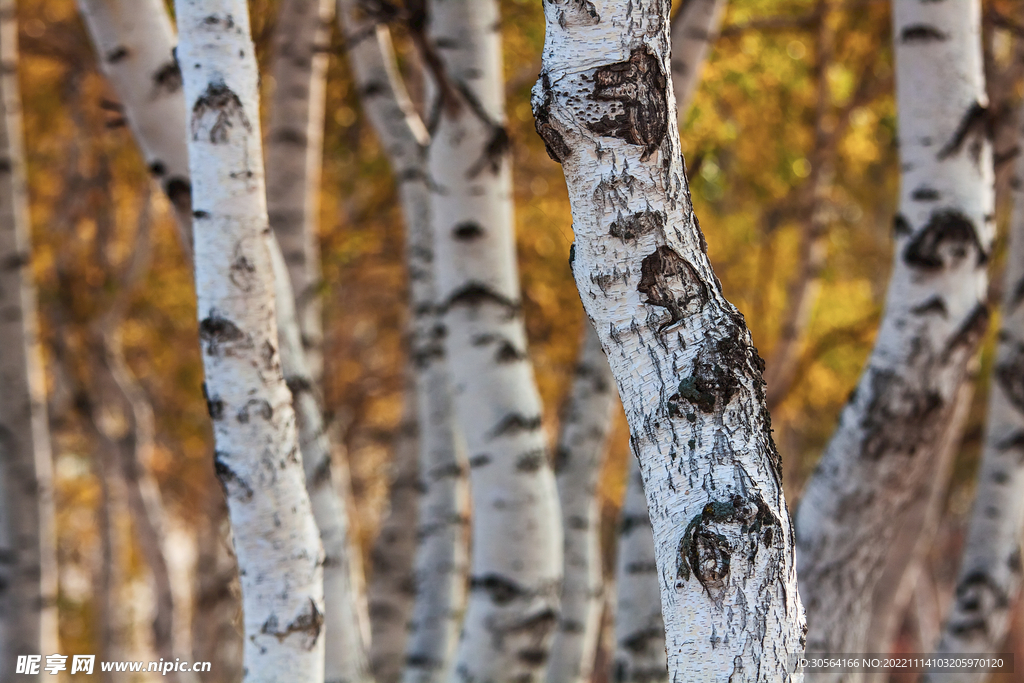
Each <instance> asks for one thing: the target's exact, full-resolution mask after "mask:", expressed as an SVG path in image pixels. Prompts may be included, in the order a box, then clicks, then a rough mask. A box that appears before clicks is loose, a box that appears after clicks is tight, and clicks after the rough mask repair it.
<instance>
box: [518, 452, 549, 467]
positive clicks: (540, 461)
mask: <svg viewBox="0 0 1024 683" xmlns="http://www.w3.org/2000/svg"><path fill="white" fill-rule="evenodd" d="M545 462H547V456H546V455H545V453H544V450H543V449H540V448H538V449H537V450H533V451H530V452H529V453H524V454H523V455H521V456H519V458H518V459H516V469H517V470H518V471H520V472H536V471H537V470H539V469H540V468H541V467H543V466H544V463H545Z"/></svg>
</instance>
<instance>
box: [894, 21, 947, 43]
mask: <svg viewBox="0 0 1024 683" xmlns="http://www.w3.org/2000/svg"><path fill="white" fill-rule="evenodd" d="M948 38H949V36H947V35H946V34H945V33H943V32H942V31H940V30H939V29H937V28H935V27H934V26H930V25H928V24H914V25H912V26H904V27H903V30H902V31H900V40H901V41H902V42H904V43H927V42H931V41H933V40H934V41H940V42H941V41H944V40H947V39H948Z"/></svg>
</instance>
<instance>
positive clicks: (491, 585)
mask: <svg viewBox="0 0 1024 683" xmlns="http://www.w3.org/2000/svg"><path fill="white" fill-rule="evenodd" d="M469 590H470V591H483V592H485V593H487V595H488V597H489V598H490V599H491V602H493V603H494V604H495V605H507V604H509V603H510V602H512V601H513V600H515V599H517V598H524V597H528V596H529V595H530V592H529V591H527V590H526V589H525V588H523V587H522V586H520V585H519V584H518V583H516V582H515V581H513V580H512V579H510V578H508V577H505V576H500V575H498V574H485V575H484V576H473V577H470V579H469Z"/></svg>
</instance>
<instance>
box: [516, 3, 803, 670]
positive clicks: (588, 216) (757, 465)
mask: <svg viewBox="0 0 1024 683" xmlns="http://www.w3.org/2000/svg"><path fill="white" fill-rule="evenodd" d="M545 16H546V19H547V36H546V41H545V46H544V59H543V70H542V73H541V79H540V81H539V82H538V84H537V85H536V86H535V88H534V100H533V105H534V114H535V116H536V120H537V130H538V133H540V135H541V137H542V138H543V139H544V141H545V143H546V145H547V148H548V151H549V153H550V154H551V156H552V157H553V158H554V159H555V160H556V161H559V162H560V163H561V164H562V168H563V170H564V172H565V176H566V181H567V183H568V186H569V196H570V204H571V207H572V212H573V220H574V229H575V233H576V242H575V244H574V246H573V249H572V250H571V252H570V263H571V264H572V269H573V274H574V276H575V278H576V283H577V286H578V287H579V290H580V295H581V298H582V299H583V305H584V308H585V309H586V311H587V315H588V316H589V317H590V319H591V321H592V322H593V324H594V326H595V328H596V329H597V332H598V335H599V337H600V338H601V344H602V346H603V347H604V349H605V352H606V353H607V354H608V359H609V362H610V365H611V368H612V373H613V374H614V376H615V379H616V382H617V383H618V387H619V395H620V396H621V397H622V399H623V404H624V407H625V409H626V416H627V419H628V421H629V425H630V434H631V446H632V450H633V453H634V455H635V456H636V457H637V458H638V459H639V463H640V469H641V472H642V474H643V479H644V488H645V491H646V498H647V502H648V506H649V509H650V516H651V521H652V526H653V533H654V541H655V551H656V553H655V554H656V558H657V568H658V575H659V582H660V587H661V600H662V611H663V614H664V619H665V626H666V645H667V649H668V668H669V674H670V678H673V677H674V679H675V680H681V681H697V680H703V679H708V680H720V681H724V680H726V679H727V678H731V680H732V681H766V682H767V681H779V680H785V679H786V677H787V674H786V669H787V654H788V653H792V652H798V651H800V650H802V649H803V633H804V631H803V614H802V607H801V605H800V597H799V594H798V593H797V585H796V567H795V553H794V539H793V530H792V526H791V524H790V522H789V514H788V511H787V510H786V504H785V500H784V496H783V492H782V486H781V474H780V463H779V457H778V453H777V451H776V450H775V445H774V443H773V442H772V438H771V431H770V430H771V426H770V424H771V423H770V417H769V416H768V412H767V409H766V407H765V403H764V388H763V381H762V379H761V373H762V371H763V363H762V361H761V360H760V358H759V357H758V355H757V352H756V350H755V349H754V347H753V345H752V343H751V339H750V333H749V331H748V330H747V328H746V324H745V322H744V320H743V316H742V315H740V314H739V312H738V311H736V309H735V307H733V306H732V304H730V303H729V302H728V301H726V299H725V298H724V296H723V295H722V291H721V287H720V285H719V283H718V281H717V279H716V278H715V276H714V272H713V271H712V268H711V264H710V262H709V261H708V258H707V254H706V248H705V243H704V239H703V236H702V234H701V232H700V229H699V226H698V224H697V221H696V218H695V217H694V215H693V210H692V205H691V203H690V197H689V191H688V188H687V184H686V177H685V174H684V173H683V167H682V158H681V155H680V152H679V136H678V130H677V128H676V126H674V125H671V122H674V121H675V100H674V97H673V91H672V86H671V81H670V80H669V78H668V74H669V64H668V53H669V25H668V8H667V6H666V3H664V2H661V1H658V2H655V1H653V0H646V1H642V2H635V1H632V0H622V1H609V2H604V3H601V6H600V7H597V6H596V4H595V3H592V2H575V1H569V0H561V1H558V2H549V3H546V4H545Z"/></svg>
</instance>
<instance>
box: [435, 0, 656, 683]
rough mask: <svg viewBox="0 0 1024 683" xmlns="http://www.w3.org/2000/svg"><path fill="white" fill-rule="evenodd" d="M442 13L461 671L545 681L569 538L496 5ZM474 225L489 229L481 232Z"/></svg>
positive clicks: (444, 7)
mask: <svg viewBox="0 0 1024 683" xmlns="http://www.w3.org/2000/svg"><path fill="white" fill-rule="evenodd" d="M431 10H432V14H431V16H430V22H429V29H428V34H427V40H428V41H429V44H430V45H431V46H432V48H433V50H434V52H436V53H437V54H439V55H440V56H441V58H442V59H443V62H444V63H443V67H444V68H443V72H442V75H443V77H444V78H445V79H446V81H447V83H448V85H449V86H451V89H453V90H454V91H456V92H458V93H459V96H460V100H459V101H458V102H457V103H456V104H455V105H452V104H449V106H445V103H444V102H443V101H442V99H441V93H444V92H445V89H444V84H443V83H440V84H439V83H437V82H434V83H432V85H433V87H434V91H433V92H432V93H431V104H430V105H429V106H430V108H431V110H432V111H434V112H436V127H435V128H434V130H433V138H432V140H431V143H430V147H429V151H428V171H429V176H430V179H431V190H432V195H431V204H430V215H431V226H432V229H433V235H434V242H433V243H434V250H435V259H436V270H435V274H436V284H437V292H438V297H437V299H438V301H439V303H440V306H441V310H442V312H443V316H442V321H443V323H444V327H445V329H446V331H447V336H446V338H445V347H446V349H447V353H448V356H449V357H451V358H453V359H458V362H453V363H451V365H450V371H451V374H452V379H453V386H454V391H453V395H454V404H455V409H456V414H457V415H458V423H459V425H460V427H461V431H462V433H463V434H464V435H465V439H466V445H467V451H468V453H469V463H470V481H471V483H472V495H473V521H472V538H473V543H472V558H471V563H470V565H471V569H470V582H469V601H468V606H467V610H466V617H465V621H464V623H463V627H462V629H463V630H462V638H461V640H460V642H459V645H458V651H457V654H456V657H455V669H454V675H453V680H456V681H463V682H466V683H468V682H470V681H475V682H478V683H481V682H483V681H493V682H495V683H496V682H498V681H509V682H511V681H527V680H537V679H539V677H540V676H542V675H543V671H544V668H545V666H546V664H547V660H548V657H549V654H550V646H551V638H552V636H553V635H554V631H555V626H556V623H557V621H558V589H559V587H560V585H561V578H562V533H561V524H560V517H559V512H558V494H557V490H556V487H555V480H554V476H553V474H552V472H551V469H550V467H549V465H548V459H547V454H546V450H547V449H546V444H545V439H544V434H543V432H542V431H541V418H540V416H541V405H540V397H539V396H538V393H537V388H536V384H535V381H534V377H533V369H532V366H531V364H530V362H529V360H528V357H527V353H526V331H525V329H524V325H523V320H522V311H521V307H520V291H519V276H518V272H517V267H516V260H515V259H516V252H515V244H514V236H513V215H512V214H513V203H512V187H511V174H510V168H509V162H508V148H507V141H508V137H507V133H506V132H505V123H504V93H503V87H502V84H503V82H504V79H503V77H502V66H501V64H502V60H501V54H502V53H501V37H500V33H499V15H498V3H497V2H495V1H494V0H455V1H447V0H446V1H445V2H434V3H432V4H431ZM442 46H443V49H442ZM625 68H627V69H629V68H633V69H635V70H636V72H637V73H641V72H644V69H645V64H644V63H643V60H642V59H640V60H638V62H637V63H635V64H632V65H630V66H627V67H625ZM644 73H647V72H644ZM435 78H436V74H435ZM615 81H616V76H615V75H614V74H610V75H609V78H608V79H607V86H608V87H607V89H605V90H604V91H603V93H604V96H605V97H608V98H609V99H610V100H614V99H617V98H619V97H620V96H622V93H621V92H619V87H618V86H616V85H615ZM456 105H457V106H456ZM630 121H633V123H630ZM635 124H636V118H635V112H634V114H633V118H630V115H628V114H626V115H624V117H620V118H619V119H617V120H616V121H611V120H609V122H608V123H607V125H608V126H611V127H612V128H615V129H616V130H617V131H619V132H620V133H621V134H622V135H625V136H627V137H633V136H634V133H636V134H637V136H638V137H639V138H641V139H647V138H651V137H652V136H654V135H656V134H657V133H656V131H654V130H652V129H648V128H646V127H643V126H640V127H643V128H644V130H643V131H638V130H637V128H638V126H637V125H635ZM469 223H472V224H475V225H476V226H478V227H479V231H477V230H474V231H473V233H474V237H473V239H465V230H464V229H463V228H464V226H466V225H467V224H469Z"/></svg>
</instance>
